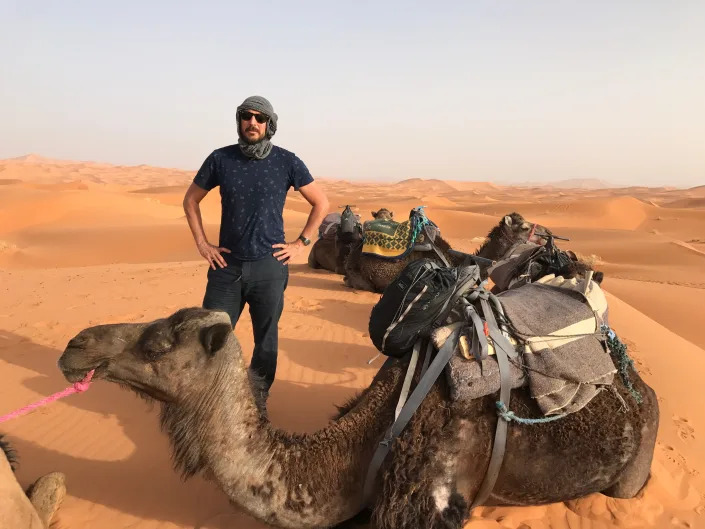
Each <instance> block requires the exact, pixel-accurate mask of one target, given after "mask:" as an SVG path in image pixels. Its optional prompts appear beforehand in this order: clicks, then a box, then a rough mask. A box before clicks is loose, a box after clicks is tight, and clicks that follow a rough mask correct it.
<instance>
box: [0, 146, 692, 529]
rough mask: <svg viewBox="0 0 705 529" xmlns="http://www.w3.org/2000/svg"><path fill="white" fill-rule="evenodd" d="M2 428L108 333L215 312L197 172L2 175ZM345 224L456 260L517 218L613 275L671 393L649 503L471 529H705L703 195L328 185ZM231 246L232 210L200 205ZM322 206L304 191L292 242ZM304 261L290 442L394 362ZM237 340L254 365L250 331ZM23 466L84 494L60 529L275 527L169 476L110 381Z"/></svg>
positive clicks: (477, 519)
mask: <svg viewBox="0 0 705 529" xmlns="http://www.w3.org/2000/svg"><path fill="white" fill-rule="evenodd" d="M0 177H2V180H0V184H2V185H0V204H2V208H0V286H1V288H2V290H1V291H2V296H0V377H1V378H2V380H3V384H2V385H1V386H0V402H1V403H2V405H1V408H2V409H0V414H2V413H4V412H6V411H10V410H12V409H15V408H17V407H19V406H22V405H24V404H27V403H28V402H31V401H34V400H37V399H39V398H41V397H43V396H46V395H48V394H50V393H53V392H55V391H59V390H60V389H62V388H63V387H65V385H66V383H65V381H64V380H63V378H62V376H61V374H60V373H59V371H58V369H57V368H56V360H57V358H58V356H59V354H60V352H61V350H62V349H63V347H64V346H65V345H66V342H67V340H68V339H69V338H70V337H72V336H73V335H75V334H76V333H77V332H78V331H79V330H81V329H83V328H85V327H87V326H89V325H94V324H99V323H116V322H126V321H147V320H151V319H155V318H159V317H163V316H165V315H167V314H169V313H171V312H173V311H175V310H177V309H178V308H181V307H184V306H192V305H200V303H201V301H202V296H203V291H204V287H205V282H206V264H205V263H204V262H202V261H201V260H200V257H199V255H198V253H197V251H196V249H195V247H194V245H193V240H192V238H191V234H190V232H189V230H188V227H187V225H186V221H185V219H184V216H183V210H182V207H181V201H182V199H183V193H184V192H185V190H186V188H187V186H188V185H189V182H190V180H191V178H192V177H193V172H192V171H180V170H172V169H161V168H153V167H147V166H138V167H118V166H111V165H109V164H99V163H93V162H70V161H61V160H49V159H45V158H42V157H38V156H36V155H32V156H28V157H24V158H23V159H15V160H2V161H0ZM321 185H322V187H323V188H324V189H325V190H326V192H327V194H328V195H329V198H330V202H331V209H337V208H338V206H343V205H345V204H354V205H355V206H356V208H355V209H356V210H357V211H358V212H359V213H360V214H361V215H362V218H363V219H365V220H367V219H369V218H370V217H371V213H370V212H371V211H372V210H376V209H378V208H380V207H388V208H390V209H392V210H394V212H395V218H397V219H399V220H403V219H405V218H408V214H409V210H410V209H411V208H413V207H416V206H420V205H425V206H426V214H427V215H428V216H429V218H431V219H432V220H433V221H434V222H435V223H436V224H438V226H439V227H440V228H441V232H442V235H443V236H444V237H446V238H447V239H448V240H449V241H450V242H451V243H452V244H453V246H454V247H456V248H459V249H461V250H465V251H471V250H473V249H476V248H477V247H478V246H479V245H480V244H481V242H482V240H483V238H484V236H485V235H486V234H487V233H488V232H489V230H490V229H491V228H492V227H493V226H495V225H496V224H497V223H498V222H499V221H500V218H501V217H502V216H503V215H505V214H507V213H509V212H511V211H518V212H520V213H522V214H523V215H524V216H525V217H526V218H527V219H528V220H530V221H533V222H539V223H541V224H544V225H546V226H548V227H550V228H551V229H553V230H554V231H555V232H556V233H558V234H560V235H563V236H566V237H569V238H570V241H569V242H565V243H561V245H562V246H563V247H566V248H571V249H574V250H576V251H577V252H579V253H581V254H582V255H585V256H591V257H592V258H593V259H595V262H596V267H597V268H598V269H600V270H603V271H604V272H605V274H606V279H605V281H604V283H603V285H604V287H605V289H606V291H607V292H608V300H609V304H610V321H611V324H612V325H613V328H614V329H615V330H616V331H617V332H618V334H619V335H620V337H621V338H622V339H623V340H624V341H625V343H627V345H628V346H629V351H630V354H631V355H632V357H633V358H634V360H635V362H636V366H637V368H638V370H639V372H640V373H642V375H643V376H644V377H645V378H646V380H647V382H648V383H649V384H651V385H652V386H653V387H654V388H655V389H656V391H657V392H658V394H659V398H660V405H661V424H660V429H659V438H658V444H657V449H656V453H655V459H654V463H653V466H652V479H651V480H650V482H649V483H648V485H647V487H646V489H645V490H644V491H643V492H642V494H640V495H639V497H637V498H634V499H631V500H615V499H610V498H607V497H605V496H603V495H601V494H593V495H591V496H589V497H586V498H581V499H578V500H575V501H570V502H565V503H559V504H553V505H547V506H538V507H511V508H510V507H502V508H492V507H485V508H480V509H478V510H477V511H476V512H475V516H474V518H473V519H472V520H471V521H470V523H469V524H468V527H471V528H478V529H480V528H519V527H521V528H524V529H528V528H531V529H547V528H552V529H564V528H565V529H567V528H577V527H580V528H595V529H597V528H600V529H605V528H615V529H616V528H619V529H627V528H641V527H659V528H660V527H664V528H665V527H691V528H695V527H703V526H705V443H704V442H703V439H704V436H703V431H704V429H705V412H704V411H703V406H702V397H701V396H700V394H699V392H698V390H699V388H700V385H701V384H700V380H701V379H702V377H703V376H705V339H704V338H703V335H702V333H701V332H700V328H701V327H702V323H701V322H702V316H701V310H700V307H702V306H703V303H705V211H704V210H703V205H702V197H705V192H704V190H705V186H700V187H698V188H692V189H688V190H675V189H667V188H659V189H649V188H644V187H638V188H637V187H633V188H628V189H625V188H620V189H567V188H566V189H550V188H541V187H536V188H532V189H528V188H514V187H510V186H497V185H494V184H491V183H487V182H457V181H452V180H448V181H445V180H439V179H434V180H420V179H412V180H406V181H404V182H399V183H397V184H384V183H379V182H377V183H375V182H367V183H361V182H344V181H339V180H335V179H331V178H326V179H322V180H321ZM202 209H203V217H204V222H205V224H206V231H207V233H208V236H209V237H210V239H211V241H212V242H216V241H217V234H218V223H219V218H220V197H219V195H218V193H217V191H215V192H213V193H210V194H209V195H208V196H207V197H206V199H205V200H204V201H203V203H202ZM308 209H309V206H308V204H307V203H306V201H305V200H303V199H302V198H301V197H300V195H299V194H297V193H294V192H291V193H290V195H289V197H288V200H287V206H286V210H285V214H284V217H285V223H286V231H287V236H288V237H291V238H293V237H295V236H296V234H298V232H299V231H300V229H301V228H302V227H303V225H304V223H305V221H306V216H307V212H308ZM306 258H307V256H306V255H301V256H299V258H297V260H296V261H295V262H294V263H292V264H291V265H290V266H291V275H290V283H289V287H288V289H287V291H286V297H285V308H284V315H283V317H282V320H281V325H280V362H279V368H278V374H277V381H276V383H275V385H274V387H273V389H272V395H271V400H270V416H271V419H272V422H273V423H274V425H275V426H277V427H280V428H285V429H288V430H293V431H299V432H311V431H315V430H316V429H318V428H320V427H322V426H324V425H325V424H326V423H327V421H328V420H329V417H330V416H331V415H332V414H333V413H334V412H335V407H334V405H335V404H341V403H343V402H344V401H345V400H346V399H348V398H349V397H351V396H352V395H353V394H355V393H356V391H358V390H359V389H360V388H363V387H365V386H366V385H368V384H369V382H370V381H371V379H372V377H373V376H374V374H375V371H376V369H377V367H378V366H379V364H380V362H379V361H378V362H377V363H376V364H373V365H371V366H370V365H368V364H367V360H368V359H370V358H371V357H372V356H373V355H374V354H375V353H376V351H375V349H374V347H373V346H372V344H371V343H370V341H369V338H368V336H367V325H368V320H369V313H370V309H371V307H372V306H373V304H374V303H375V302H376V301H377V299H378V297H379V296H378V295H376V294H372V293H368V292H356V291H352V290H349V289H347V288H345V287H344V286H343V284H342V280H341V277H340V276H337V275H334V274H331V273H328V272H324V271H314V270H311V269H309V268H308V267H307V266H306V264H305V263H306ZM235 332H236V334H237V336H238V338H239V339H240V340H241V342H242V345H243V348H244V351H245V352H246V355H249V354H251V350H252V346H253V343H252V334H251V324H250V321H249V316H248V315H247V314H245V315H244V316H243V319H242V320H241V321H240V322H239V323H238V326H237V328H236V331H235ZM2 432H3V433H7V434H8V436H9V438H10V439H11V440H12V442H13V444H14V445H15V446H16V448H17V449H18V452H19V453H20V457H21V461H22V464H21V466H20V469H19V474H18V475H19V479H20V481H21V482H22V484H23V485H27V484H29V482H30V481H32V480H33V479H35V478H36V477H37V476H38V475H40V474H43V473H46V472H49V471H52V470H61V471H63V472H65V473H66V474H67V476H68V491H69V496H68V497H67V499H66V500H65V502H64V504H63V505H62V508H61V511H60V517H59V518H60V519H59V525H58V527H62V528H63V527H66V528H68V527H81V528H83V527H91V528H92V527H100V528H105V529H117V528H123V527H133V528H140V529H142V528H149V529H152V528H154V529H157V528H159V529H167V528H168V529H177V528H179V529H193V528H196V527H198V528H201V529H225V528H231V527H238V528H243V529H248V528H262V527H265V526H264V525H263V524H261V523H259V522H256V521H254V520H253V519H251V518H250V517H248V516H247V515H245V514H243V513H241V512H238V511H237V510H235V509H234V508H233V507H231V506H230V505H229V504H228V502H227V500H226V498H224V496H223V495H222V494H221V493H220V492H219V491H218V490H217V489H216V488H215V486H214V485H212V484H209V483H207V482H206V481H204V480H203V479H201V478H196V479H193V480H190V481H188V482H185V483H184V482H182V481H181V480H180V479H179V477H178V475H177V474H175V473H174V472H173V470H172V468H171V462H170V458H169V447H168V444H167V441H166V438H165V437H164V436H163V434H162V433H161V432H160V431H159V427H158V418H157V410H156V409H155V408H154V407H151V406H150V405H148V404H146V403H144V402H143V401H141V400H140V399H138V398H137V397H135V396H134V395H132V394H131V393H129V392H125V391H122V390H120V389H119V388H118V387H116V386H113V385H111V384H107V383H104V382H97V383H95V384H94V385H93V386H92V387H91V389H90V391H89V392H88V393H85V394H82V395H74V396H72V397H69V398H67V399H65V400H62V401H60V402H58V403H55V404H53V405H51V406H49V407H46V408H43V409H42V410H40V411H37V412H34V413H32V414H30V415H27V416H25V417H22V418H20V419H16V420H14V421H11V422H8V423H5V424H3V425H2Z"/></svg>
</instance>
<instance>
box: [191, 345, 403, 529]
mask: <svg viewBox="0 0 705 529" xmlns="http://www.w3.org/2000/svg"><path fill="white" fill-rule="evenodd" d="M230 365H232V366H237V367H233V368H232V369H229V370H226V371H224V372H223V373H221V374H220V375H219V377H218V380H217V384H216V387H215V388H214V390H213V392H212V395H213V396H216V395H217V397H216V398H209V399H208V402H207V403H204V404H202V405H200V406H199V408H200V409H201V410H208V413H207V414H203V413H196V414H193V416H198V417H200V422H202V423H203V424H201V425H199V426H198V427H197V429H198V430H199V431H201V432H203V434H202V438H201V439H200V443H201V445H202V446H201V447H200V452H201V454H202V458H203V459H202V461H203V466H204V467H208V470H210V472H212V474H213V475H214V477H215V478H216V480H217V481H218V482H219V484H220V485H221V488H222V489H223V491H224V492H225V493H226V494H227V495H228V496H229V497H230V499H231V500H232V501H233V502H234V503H237V504H238V505H239V506H241V507H242V508H243V509H244V510H246V511H248V512H249V513H250V514H252V515H253V516H255V517H256V518H258V519H260V520H263V521H265V522H267V523H270V524H273V525H276V526H281V527H300V528H304V527H311V528H313V527H321V526H330V525H335V524H337V523H339V522H341V521H344V520H346V519H348V518H350V517H352V516H354V515H355V514H357V513H358V512H359V511H360V510H361V509H362V507H363V505H362V490H363V483H364V479H365V476H366V473H367V468H368V466H369V462H370V460H371V459H372V455H373V453H374V449H375V448H376V446H377V443H378V442H379V440H380V439H381V438H382V436H383V435H384V432H385V431H386V429H387V428H388V427H389V426H390V425H391V423H392V421H393V413H394V405H395V403H396V400H395V399H396V397H397V396H398V388H399V387H400V384H401V379H402V375H403V373H402V369H403V368H402V367H400V366H394V367H391V368H389V369H386V370H385V372H384V373H381V374H378V375H377V377H375V380H374V381H373V383H372V385H371V386H370V388H369V389H368V390H367V391H366V392H365V393H364V395H363V396H362V397H361V398H360V399H359V401H358V402H357V403H356V405H355V406H354V407H353V408H352V409H351V410H350V411H348V412H347V413H346V414H345V415H343V417H341V418H340V419H338V420H336V421H333V422H331V423H330V424H329V425H328V426H327V427H326V428H324V429H322V430H319V431H317V432H315V433H313V434H310V435H308V434H292V433H289V432H285V431H283V430H279V429H276V428H274V427H273V426H272V425H271V424H269V423H267V422H266V421H265V420H264V419H262V418H261V417H260V415H259V413H258V411H257V408H256V406H255V403H254V397H253V396H252V393H251V390H250V385H249V382H248V380H247V374H246V370H245V366H244V363H243V362H242V359H235V358H233V359H232V362H230ZM233 388H237V389H235V391H233Z"/></svg>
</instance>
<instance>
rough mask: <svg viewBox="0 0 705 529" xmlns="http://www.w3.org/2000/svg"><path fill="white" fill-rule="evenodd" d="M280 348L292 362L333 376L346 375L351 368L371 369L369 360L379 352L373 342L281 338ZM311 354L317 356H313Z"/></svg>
mask: <svg viewBox="0 0 705 529" xmlns="http://www.w3.org/2000/svg"><path fill="white" fill-rule="evenodd" d="M279 346H280V348H281V349H284V350H285V351H287V356H288V358H289V360H291V361H292V362H294V363H296V364H298V365H300V366H304V367H306V368H309V369H312V370H314V371H317V372H321V373H328V374H332V375H344V374H346V373H348V371H347V369H348V368H351V367H352V368H357V369H365V368H369V365H368V364H367V362H368V360H370V359H371V358H372V357H374V356H375V355H376V354H377V352H378V351H377V349H375V347H374V345H372V342H370V343H369V345H360V344H355V343H336V342H329V341H325V340H300V339H297V338H279ZM311 352H313V353H315V354H311ZM377 367H379V366H377ZM351 376H352V374H351ZM353 379H354V376H353Z"/></svg>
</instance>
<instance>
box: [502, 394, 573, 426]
mask: <svg viewBox="0 0 705 529" xmlns="http://www.w3.org/2000/svg"><path fill="white" fill-rule="evenodd" d="M496 406H497V415H499V416H500V417H501V418H502V419H504V420H505V421H507V422H511V421H514V422H517V423H519V424H542V423H545V422H552V421H557V420H558V419H562V418H563V417H565V416H566V415H568V414H567V413H561V414H560V415H551V416H550V417H542V418H540V419H526V418H524V417H517V416H516V415H514V412H513V411H509V410H508V409H507V406H506V405H505V404H504V402H502V401H501V400H498V401H497V402H496Z"/></svg>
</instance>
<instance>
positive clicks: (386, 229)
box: [362, 214, 440, 259]
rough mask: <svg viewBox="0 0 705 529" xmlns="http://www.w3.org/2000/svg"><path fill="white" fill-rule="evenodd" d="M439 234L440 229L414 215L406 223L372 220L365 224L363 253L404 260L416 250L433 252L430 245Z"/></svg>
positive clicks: (423, 218)
mask: <svg viewBox="0 0 705 529" xmlns="http://www.w3.org/2000/svg"><path fill="white" fill-rule="evenodd" d="M439 232H440V230H439V229H438V227H437V226H436V225H435V224H433V223H432V222H431V221H430V220H428V219H427V218H426V217H425V216H416V215H413V214H412V216H411V218H410V219H409V220H405V221H404V222H396V221H393V220H371V221H368V222H365V226H364V230H363V233H364V236H363V241H362V253H363V254H368V255H375V256H377V257H382V258H385V259H402V258H404V257H406V255H407V254H408V253H409V252H411V251H412V250H414V249H417V250H422V251H423V250H431V246H430V243H431V242H432V241H433V240H434V239H435V238H436V236H437V235H438V233H439ZM429 234H430V237H429ZM414 235H415V236H414Z"/></svg>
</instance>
